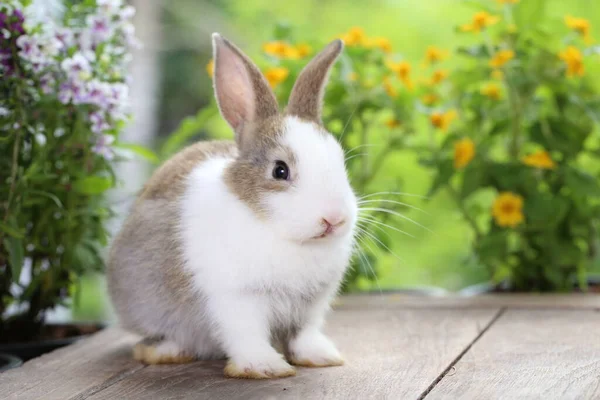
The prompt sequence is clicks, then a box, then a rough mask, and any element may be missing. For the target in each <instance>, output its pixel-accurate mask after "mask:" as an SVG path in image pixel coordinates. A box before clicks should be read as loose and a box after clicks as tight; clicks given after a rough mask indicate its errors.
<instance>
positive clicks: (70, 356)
mask: <svg viewBox="0 0 600 400" xmlns="http://www.w3.org/2000/svg"><path fill="white" fill-rule="evenodd" d="M136 340H137V338H135V337H134V336H132V335H129V334H126V333H124V332H121V331H118V330H113V329H108V330H105V331H103V332H101V333H98V334H96V335H94V336H92V337H91V338H89V339H86V340H82V341H79V342H77V343H75V344H73V345H71V346H68V347H65V348H62V349H60V350H57V351H54V352H52V353H49V354H45V355H43V356H42V357H39V358H36V359H34V360H31V361H29V362H27V363H25V364H24V365H23V366H22V367H20V368H16V369H14V370H10V371H7V372H4V373H2V374H0V399H2V400H17V399H19V400H21V399H36V400H37V399H44V400H52V399H57V400H58V399H60V400H64V399H70V398H73V397H75V396H78V395H80V396H81V397H85V395H86V394H91V393H94V392H95V391H98V390H102V389H103V388H104V387H105V386H107V385H110V384H111V383H112V382H115V381H117V380H118V379H121V378H122V377H124V376H126V375H127V374H131V373H134V372H135V371H137V370H139V369H140V368H143V366H141V365H140V364H139V363H137V362H135V361H134V360H133V359H132V358H131V352H130V350H131V346H132V344H133V343H135V341H136Z"/></svg>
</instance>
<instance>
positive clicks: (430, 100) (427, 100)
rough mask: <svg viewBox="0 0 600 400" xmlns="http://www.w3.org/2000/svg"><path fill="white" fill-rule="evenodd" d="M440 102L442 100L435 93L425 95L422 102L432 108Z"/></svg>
mask: <svg viewBox="0 0 600 400" xmlns="http://www.w3.org/2000/svg"><path fill="white" fill-rule="evenodd" d="M439 100H440V98H439V97H438V95H437V94H435V93H428V94H426V95H424V96H423V97H421V101H422V102H423V104H425V105H427V106H432V105H434V104H435V103H437V102H438V101H439Z"/></svg>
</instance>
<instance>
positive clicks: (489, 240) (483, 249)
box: [475, 230, 508, 265]
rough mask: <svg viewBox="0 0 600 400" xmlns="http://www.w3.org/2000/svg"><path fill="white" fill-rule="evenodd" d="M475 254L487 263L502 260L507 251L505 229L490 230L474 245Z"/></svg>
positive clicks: (491, 263) (490, 263) (495, 262)
mask: <svg viewBox="0 0 600 400" xmlns="http://www.w3.org/2000/svg"><path fill="white" fill-rule="evenodd" d="M475 251H476V252H477V255H478V256H479V258H480V259H481V261H483V263H485V264H488V265H493V264H497V263H499V262H504V261H505V259H506V254H507V252H508V236H507V233H506V231H504V230H502V231H496V232H490V233H489V234H488V235H486V236H484V237H482V238H481V239H480V240H479V242H478V243H476V245H475Z"/></svg>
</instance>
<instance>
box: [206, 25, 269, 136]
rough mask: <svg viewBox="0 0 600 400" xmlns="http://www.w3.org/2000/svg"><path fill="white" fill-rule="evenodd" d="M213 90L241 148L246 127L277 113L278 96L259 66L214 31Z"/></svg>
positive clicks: (222, 113) (245, 134)
mask: <svg viewBox="0 0 600 400" xmlns="http://www.w3.org/2000/svg"><path fill="white" fill-rule="evenodd" d="M212 40H213V51H214V59H215V70H214V78H213V82H214V89H215V96H216V98H217V104H218V105H219V110H220V111H221V115H223V118H225V120H226V121H227V123H229V125H230V126H231V127H232V128H233V130H234V132H235V137H236V141H237V143H238V145H239V146H240V147H242V145H243V144H244V143H246V142H247V141H248V140H249V139H251V138H248V137H244V136H248V132H246V130H245V129H244V127H245V126H247V125H249V124H252V123H255V122H257V121H260V120H263V119H266V118H269V117H272V116H274V115H277V114H279V107H278V105H277V99H276V98H275V95H274V94H273V91H272V90H271V88H270V87H269V84H268V82H267V80H266V79H265V77H264V76H263V74H262V73H261V72H260V70H259V69H258V67H257V66H256V65H255V64H254V63H253V62H252V61H250V59H249V58H248V57H247V56H246V55H245V54H244V53H243V52H242V51H241V50H240V49H238V48H237V47H236V46H235V45H234V44H233V43H231V42H229V41H228V40H227V39H225V38H223V37H222V36H221V35H219V34H217V33H214V34H213V35H212Z"/></svg>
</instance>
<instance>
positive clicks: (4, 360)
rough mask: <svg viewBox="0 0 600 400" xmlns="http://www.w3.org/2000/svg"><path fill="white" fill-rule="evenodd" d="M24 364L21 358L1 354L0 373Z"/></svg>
mask: <svg viewBox="0 0 600 400" xmlns="http://www.w3.org/2000/svg"><path fill="white" fill-rule="evenodd" d="M22 364H23V360H21V359H20V358H19V357H15V356H13V355H11V354H4V353H0V373H1V372H4V371H8V370H9V369H13V368H17V367H20V366H21V365H22Z"/></svg>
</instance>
